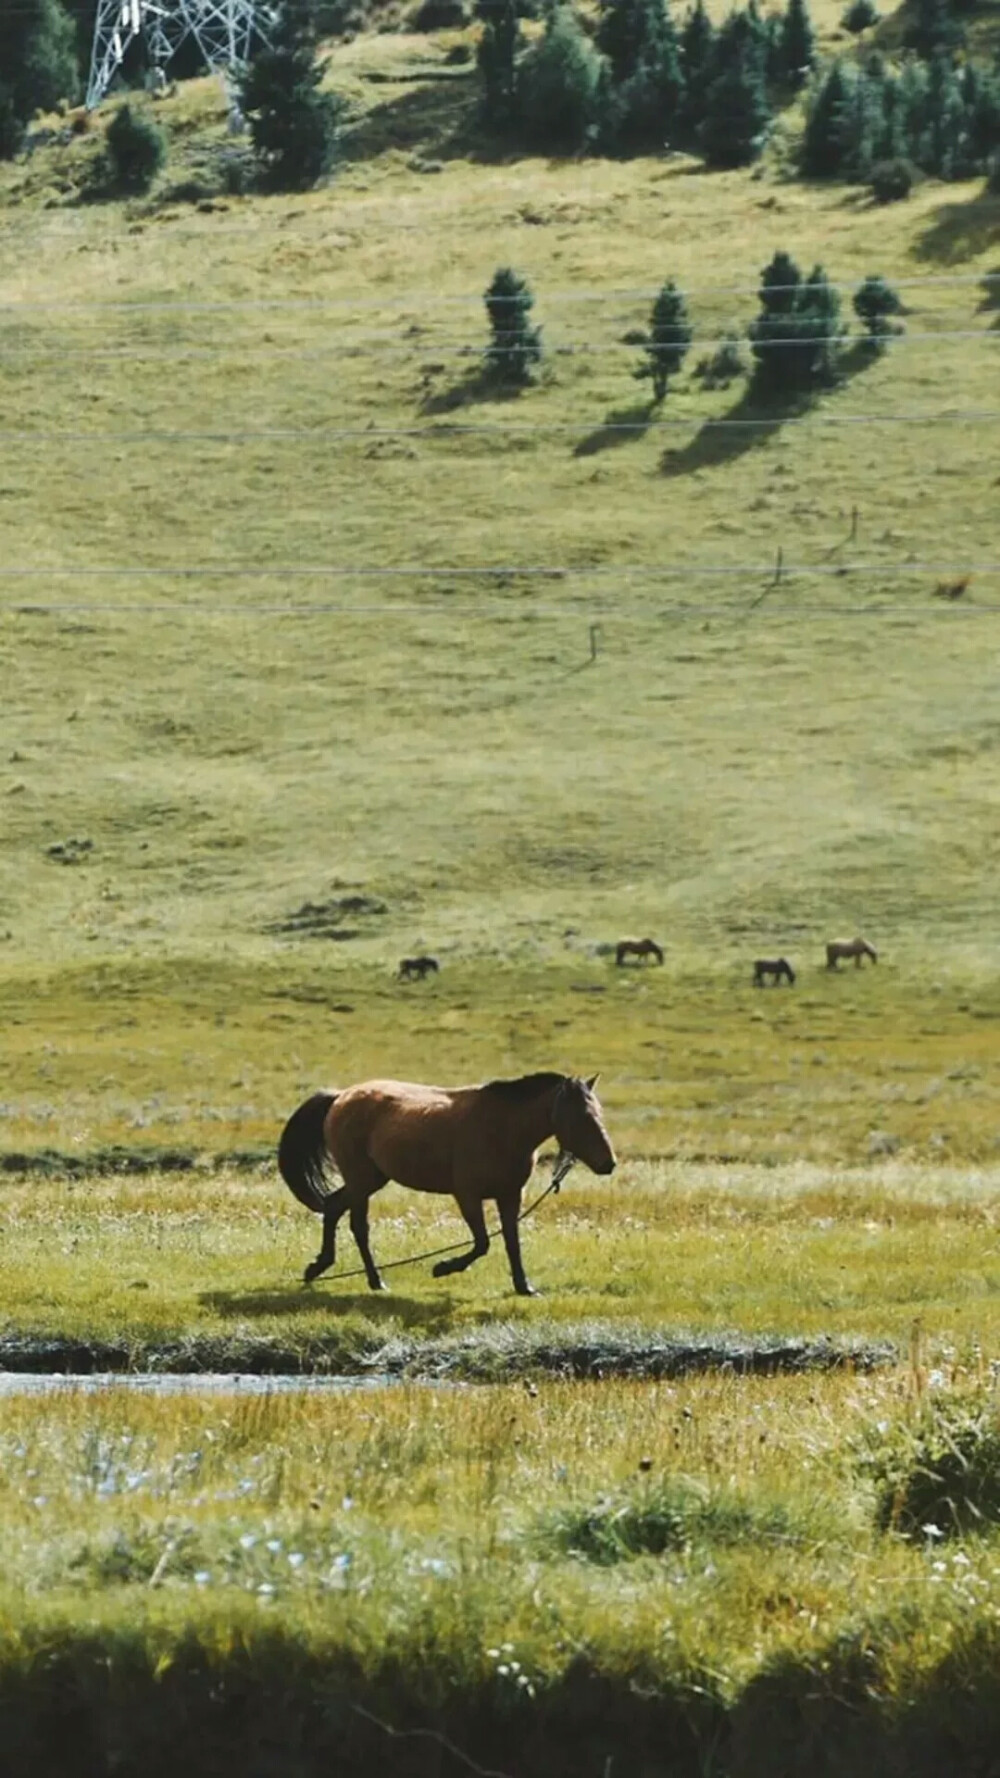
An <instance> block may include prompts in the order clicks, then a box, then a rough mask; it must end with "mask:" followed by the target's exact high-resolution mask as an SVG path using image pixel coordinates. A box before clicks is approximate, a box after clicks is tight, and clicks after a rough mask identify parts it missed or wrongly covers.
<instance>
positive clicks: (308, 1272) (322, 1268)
mask: <svg viewBox="0 0 1000 1778" xmlns="http://www.w3.org/2000/svg"><path fill="white" fill-rule="evenodd" d="M346 1209H347V1191H346V1188H345V1187H344V1186H341V1187H340V1189H339V1191H335V1192H331V1194H330V1196H329V1197H328V1198H327V1200H326V1204H325V1206H324V1209H323V1245H322V1247H321V1248H320V1250H319V1252H318V1253H317V1255H316V1258H315V1259H314V1260H313V1261H312V1262H311V1264H310V1265H308V1266H307V1267H306V1269H305V1282H306V1283H307V1284H311V1283H312V1281H313V1279H314V1278H320V1277H322V1275H323V1273H324V1272H328V1271H329V1270H330V1267H331V1266H332V1265H333V1262H334V1260H335V1259H336V1257H337V1224H338V1222H339V1221H340V1219H341V1217H342V1216H343V1214H344V1211H345V1210H346Z"/></svg>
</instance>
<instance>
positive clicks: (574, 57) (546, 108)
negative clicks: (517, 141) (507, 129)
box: [519, 6, 605, 154]
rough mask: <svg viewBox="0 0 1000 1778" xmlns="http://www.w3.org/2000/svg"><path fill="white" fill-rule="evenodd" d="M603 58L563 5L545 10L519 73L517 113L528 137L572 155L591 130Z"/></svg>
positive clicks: (594, 127) (593, 130)
mask: <svg viewBox="0 0 1000 1778" xmlns="http://www.w3.org/2000/svg"><path fill="white" fill-rule="evenodd" d="M604 76H605V62H604V58H603V56H601V55H599V54H598V51H597V50H596V49H595V48H594V45H593V43H592V42H591V40H590V38H589V37H588V36H587V34H586V32H585V31H583V30H582V28H581V26H580V24H579V21H578V20H577V18H576V15H575V13H574V12H573V11H572V10H571V8H570V7H569V6H556V7H555V8H554V9H553V11H552V12H550V14H549V17H548V20H547V22H546V26H545V34H544V36H543V37H542V38H541V40H540V41H539V42H538V43H536V44H535V46H534V48H533V49H532V50H531V51H530V53H529V54H528V55H527V56H525V58H524V62H523V64H522V66H521V69H520V73H519V97H520V114H521V118H522V121H523V123H524V127H525V130H526V133H527V135H528V137H529V139H530V140H531V141H533V142H535V143H537V144H539V145H540V146H541V147H544V148H551V149H557V150H561V151H562V152H564V153H567V154H572V153H574V152H575V151H576V150H577V149H580V148H583V147H585V146H586V144H587V143H588V142H589V141H590V140H591V139H592V138H593V136H594V135H595V133H596V130H597V126H598V121H599V114H600V109H601V100H602V96H603V89H604Z"/></svg>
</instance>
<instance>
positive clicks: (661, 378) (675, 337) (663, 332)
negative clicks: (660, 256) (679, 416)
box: [635, 278, 691, 401]
mask: <svg viewBox="0 0 1000 1778" xmlns="http://www.w3.org/2000/svg"><path fill="white" fill-rule="evenodd" d="M690 345H691V323H690V321H689V320H688V312H687V303H686V302H685V300H684V296H683V293H682V292H681V291H680V290H678V288H677V286H676V284H675V283H674V281H673V279H672V278H671V279H668V281H667V283H666V284H664V286H663V288H662V290H661V291H660V294H659V296H658V297H657V298H656V301H655V302H654V304H653V313H652V315H651V316H650V321H649V334H648V337H647V339H646V342H645V352H646V359H645V363H643V364H640V365H639V367H638V369H637V370H636V372H635V374H636V376H637V377H651V378H652V382H653V400H654V401H662V400H663V398H664V396H665V395H666V393H667V384H668V383H669V381H670V378H671V377H675V376H676V375H677V373H678V371H679V370H680V368H681V365H682V364H683V363H684V360H685V358H686V357H687V353H688V350H689V348H690Z"/></svg>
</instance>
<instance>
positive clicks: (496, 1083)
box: [483, 1073, 566, 1099]
mask: <svg viewBox="0 0 1000 1778" xmlns="http://www.w3.org/2000/svg"><path fill="white" fill-rule="evenodd" d="M565 1079H566V1076H565V1074H552V1073H542V1074H522V1075H521V1077H520V1079H518V1080H487V1081H484V1082H483V1085H484V1087H486V1088H488V1089H489V1091H490V1092H491V1093H499V1094H500V1095H501V1097H502V1098H504V1099H534V1098H536V1097H537V1096H538V1094H539V1093H544V1092H545V1091H546V1090H547V1089H548V1088H549V1087H559V1086H562V1083H563V1081H564V1080H565Z"/></svg>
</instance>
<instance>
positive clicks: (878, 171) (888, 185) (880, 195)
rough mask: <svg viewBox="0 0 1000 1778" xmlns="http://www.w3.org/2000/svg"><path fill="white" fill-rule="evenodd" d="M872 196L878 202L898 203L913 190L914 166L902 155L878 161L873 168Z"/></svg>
mask: <svg viewBox="0 0 1000 1778" xmlns="http://www.w3.org/2000/svg"><path fill="white" fill-rule="evenodd" d="M871 185H872V197H873V198H874V199H875V201H876V203H878V204H896V203H898V202H899V201H900V199H901V198H908V197H909V195H910V193H911V191H912V190H913V168H912V166H911V165H910V163H909V161H908V160H905V159H904V158H903V156H902V155H895V156H894V157H893V159H892V160H887V161H876V162H875V165H874V166H873V168H872V179H871Z"/></svg>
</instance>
